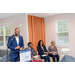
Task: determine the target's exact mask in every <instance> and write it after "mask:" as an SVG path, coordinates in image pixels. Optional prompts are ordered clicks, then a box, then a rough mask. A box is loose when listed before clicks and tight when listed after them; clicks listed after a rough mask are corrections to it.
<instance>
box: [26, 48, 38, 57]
mask: <svg viewBox="0 0 75 75" xmlns="http://www.w3.org/2000/svg"><path fill="white" fill-rule="evenodd" d="M26 49H29V47H27V48H25V50H26ZM31 51H32V54H33V56H35V55H37V53H36V52H35V50H34V48H31Z"/></svg>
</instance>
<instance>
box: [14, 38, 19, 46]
mask: <svg viewBox="0 0 75 75" xmlns="http://www.w3.org/2000/svg"><path fill="white" fill-rule="evenodd" d="M15 39H16V42H17V45H19V37H15Z"/></svg>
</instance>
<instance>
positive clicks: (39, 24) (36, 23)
mask: <svg viewBox="0 0 75 75" xmlns="http://www.w3.org/2000/svg"><path fill="white" fill-rule="evenodd" d="M28 31H29V42H32V44H33V48H34V49H35V51H36V52H37V45H38V41H39V40H43V42H44V44H45V45H46V41H45V21H44V18H42V17H37V16H33V15H28Z"/></svg>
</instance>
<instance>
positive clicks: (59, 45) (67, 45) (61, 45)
mask: <svg viewBox="0 0 75 75" xmlns="http://www.w3.org/2000/svg"><path fill="white" fill-rule="evenodd" d="M63 20H68V19H61V20H56V21H55V29H56V30H55V31H56V32H55V33H56V45H57V46H58V47H69V43H68V44H58V35H57V34H58V33H68V34H69V26H68V31H65V32H58V27H57V21H63ZM62 27H63V26H62ZM68 39H69V35H68Z"/></svg>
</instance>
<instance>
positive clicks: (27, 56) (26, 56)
mask: <svg viewBox="0 0 75 75" xmlns="http://www.w3.org/2000/svg"><path fill="white" fill-rule="evenodd" d="M19 56H20V62H30V61H31V50H30V49H27V50H22V51H19Z"/></svg>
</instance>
